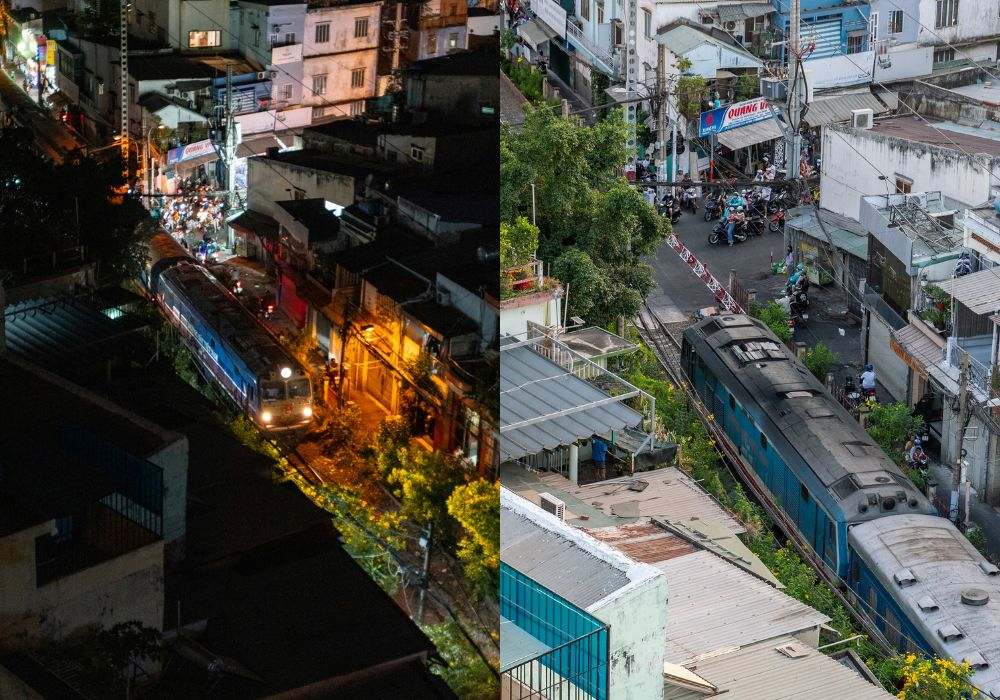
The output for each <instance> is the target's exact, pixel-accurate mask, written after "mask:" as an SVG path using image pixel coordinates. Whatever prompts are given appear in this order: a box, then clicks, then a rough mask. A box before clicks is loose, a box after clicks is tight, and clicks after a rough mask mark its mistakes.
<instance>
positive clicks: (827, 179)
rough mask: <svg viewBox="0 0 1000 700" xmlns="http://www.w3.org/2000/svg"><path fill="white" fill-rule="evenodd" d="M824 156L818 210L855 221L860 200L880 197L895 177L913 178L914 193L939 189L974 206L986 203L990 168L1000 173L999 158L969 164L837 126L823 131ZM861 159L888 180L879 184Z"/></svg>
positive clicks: (963, 158)
mask: <svg viewBox="0 0 1000 700" xmlns="http://www.w3.org/2000/svg"><path fill="white" fill-rule="evenodd" d="M822 153H823V159H822V165H821V168H822V177H821V178H820V206H822V207H823V208H824V209H829V210H830V211H833V212H836V213H838V214H843V215H844V216H847V217H850V218H852V219H854V220H857V219H858V213H859V210H860V202H861V197H862V196H867V195H883V194H885V193H886V189H887V186H888V188H889V189H890V190H893V189H894V187H895V175H896V174H899V175H903V176H905V177H908V178H910V179H911V180H913V190H912V191H913V192H928V191H937V190H939V191H940V192H941V193H942V194H944V195H945V196H947V197H950V198H952V199H955V200H957V201H959V202H963V203H965V204H968V205H977V204H982V203H983V202H985V201H987V200H988V199H989V196H990V179H991V178H990V174H989V170H990V169H992V170H993V171H994V172H1000V158H992V159H990V160H989V161H986V159H985V157H980V158H979V159H978V160H973V159H972V158H970V157H969V156H967V155H964V154H963V153H961V152H959V151H955V150H950V149H947V148H941V147H938V146H931V145H928V144H924V143H919V142H916V141H906V140H904V139H899V138H895V137H891V136H885V135H883V134H877V133H874V132H872V131H867V130H863V129H859V130H855V129H851V128H849V127H844V126H836V125H835V126H825V127H823V132H822ZM862 157H863V158H862ZM864 159H867V160H868V161H871V163H873V164H875V165H877V166H878V168H879V170H881V172H883V173H885V174H886V175H887V176H888V177H889V178H890V180H891V182H888V183H885V182H882V181H880V180H879V179H878V177H879V172H878V171H876V170H875V168H873V167H872V166H871V165H869V164H868V163H866V162H865V160H864ZM987 163H989V166H988V167H987Z"/></svg>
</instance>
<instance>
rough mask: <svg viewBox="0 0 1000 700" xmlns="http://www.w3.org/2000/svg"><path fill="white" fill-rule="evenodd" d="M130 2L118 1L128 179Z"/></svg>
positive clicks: (119, 55) (123, 126)
mask: <svg viewBox="0 0 1000 700" xmlns="http://www.w3.org/2000/svg"><path fill="white" fill-rule="evenodd" d="M128 4H129V0H119V1H118V60H119V63H120V65H121V93H120V94H119V96H118V97H119V99H120V100H121V125H120V126H121V130H122V144H121V146H122V167H123V168H124V169H125V179H126V180H128V178H129V176H130V175H131V174H132V173H131V168H130V167H129V152H128V151H129V149H128V145H129V144H128V140H129V133H128V127H129V123H128V111H129V103H130V100H129V89H128V87H129V85H128Z"/></svg>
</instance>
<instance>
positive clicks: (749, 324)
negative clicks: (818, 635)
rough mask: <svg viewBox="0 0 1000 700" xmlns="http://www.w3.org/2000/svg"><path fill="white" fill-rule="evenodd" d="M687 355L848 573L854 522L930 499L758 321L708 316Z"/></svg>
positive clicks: (725, 417)
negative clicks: (851, 528) (849, 540)
mask: <svg viewBox="0 0 1000 700" xmlns="http://www.w3.org/2000/svg"><path fill="white" fill-rule="evenodd" d="M681 363H682V366H683V369H684V372H685V374H686V375H687V376H688V378H689V379H690V381H691V383H692V384H693V385H694V387H695V388H696V389H697V391H698V393H699V394H700V396H701V399H702V400H703V401H704V403H705V405H706V406H707V407H708V409H709V411H711V413H712V414H713V415H714V418H715V421H716V422H717V423H718V425H719V426H720V427H721V428H722V429H723V430H724V431H725V432H726V434H727V435H728V436H729V439H730V440H731V441H732V442H733V444H734V445H736V447H737V448H738V449H739V451H740V454H741V455H742V456H743V458H744V459H746V460H747V462H748V463H749V464H750V465H751V466H752V467H753V469H754V471H755V472H756V473H757V475H758V476H759V477H760V480H761V481H762V482H763V483H764V484H765V485H766V487H767V489H768V490H769V491H770V493H771V495H772V496H773V497H774V500H775V501H776V502H777V503H778V504H779V505H780V506H781V508H782V509H783V510H784V511H785V512H786V513H787V514H788V516H789V517H790V518H791V519H792V520H793V521H794V522H795V524H796V525H797V526H798V528H799V531H800V532H801V533H802V534H803V536H804V537H805V538H806V540H808V542H809V543H810V544H811V545H812V548H813V549H814V550H815V551H816V553H817V554H818V555H819V557H820V558H821V559H822V561H823V562H825V563H826V565H827V566H828V567H830V569H831V570H832V571H834V572H835V573H836V574H837V575H838V576H840V577H841V578H843V579H846V578H847V575H848V571H849V566H850V564H849V562H850V557H849V554H848V528H849V527H850V526H852V525H855V524H857V523H863V522H866V521H869V520H874V519H876V518H881V517H883V516H886V515H894V514H897V513H907V514H911V513H915V514H928V513H933V512H934V511H933V509H932V506H931V504H930V503H929V502H928V501H927V499H926V498H925V497H924V496H923V494H922V493H920V491H918V490H917V489H916V487H914V486H913V484H912V483H911V482H910V481H909V479H907V477H906V475H905V474H904V473H903V472H902V470H901V469H900V468H899V467H898V466H897V465H896V464H895V463H894V462H893V461H892V460H891V459H889V458H888V457H887V456H886V455H885V453H884V452H883V451H882V449H881V448H880V447H879V446H878V445H877V444H875V442H874V441H873V440H872V439H871V437H869V436H868V434H867V433H866V432H865V431H864V430H863V429H862V428H861V426H860V425H858V423H857V421H855V420H854V419H853V418H852V417H851V415H850V414H849V413H848V412H847V411H846V410H845V409H844V408H843V407H842V406H841V405H840V404H839V403H837V402H836V401H835V400H833V398H832V397H831V396H830V395H829V393H828V392H827V391H826V388H825V387H824V386H823V385H822V384H821V383H820V382H819V381H817V380H816V378H815V377H814V376H813V375H812V373H811V372H809V370H807V369H806V368H805V367H804V366H803V365H802V364H801V363H800V362H798V360H797V359H796V358H795V357H794V355H793V353H792V352H791V351H790V350H789V349H788V348H787V347H786V346H785V345H784V344H783V343H782V342H781V341H779V340H778V339H777V337H775V335H774V334H773V333H771V331H770V330H768V329H767V328H766V327H765V326H764V325H763V324H761V323H760V322H759V321H757V320H755V319H753V318H751V317H749V316H744V315H723V316H716V317H713V318H709V319H706V320H704V321H701V322H700V323H697V324H696V325H694V326H692V327H690V328H688V329H687V330H686V331H685V332H684V340H683V343H682V348H681Z"/></svg>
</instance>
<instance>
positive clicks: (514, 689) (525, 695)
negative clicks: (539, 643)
mask: <svg viewBox="0 0 1000 700" xmlns="http://www.w3.org/2000/svg"><path fill="white" fill-rule="evenodd" d="M607 658H608V629H607V627H601V628H599V629H596V630H594V631H592V632H589V633H587V634H585V635H583V636H582V637H578V638H576V639H573V640H571V641H569V642H566V643H565V644H563V645H561V646H558V647H556V648H554V649H551V650H549V651H547V652H545V653H543V654H539V655H538V656H536V657H534V658H532V659H528V660H527V661H524V662H522V663H520V664H518V665H517V666H515V667H513V668H511V669H508V670H506V671H504V672H503V673H501V674H500V697H501V698H502V700H548V699H550V698H558V699H559V700H595V699H600V698H607V697H608V663H607Z"/></svg>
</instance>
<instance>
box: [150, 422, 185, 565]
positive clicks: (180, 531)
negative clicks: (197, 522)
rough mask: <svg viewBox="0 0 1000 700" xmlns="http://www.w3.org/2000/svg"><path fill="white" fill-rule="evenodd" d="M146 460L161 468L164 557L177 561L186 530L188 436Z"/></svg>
mask: <svg viewBox="0 0 1000 700" xmlns="http://www.w3.org/2000/svg"><path fill="white" fill-rule="evenodd" d="M149 461H150V462H151V463H152V464H155V465H156V466H158V467H160V468H161V469H163V541H164V542H165V543H166V548H167V559H168V560H171V561H178V560H179V559H180V558H181V556H182V554H183V551H184V539H185V535H186V533H187V478H188V439H187V438H186V437H182V438H180V439H179V440H176V441H174V442H173V443H171V444H170V445H167V446H166V447H165V448H163V449H162V450H160V451H159V452H156V453H155V454H152V455H150V456H149Z"/></svg>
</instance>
